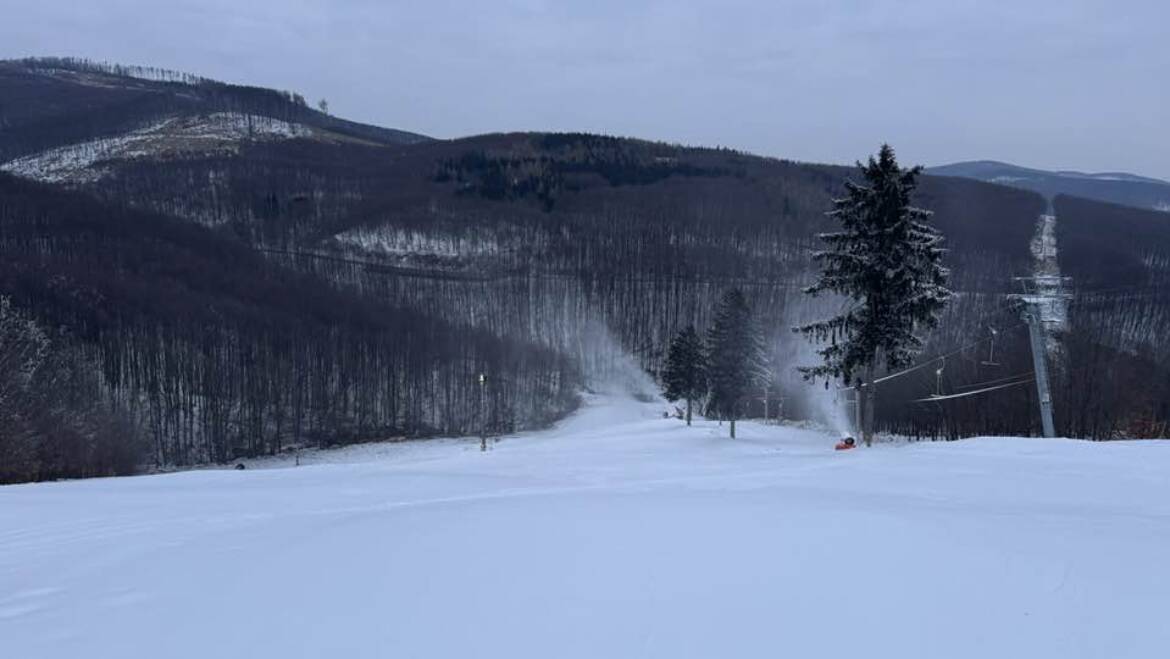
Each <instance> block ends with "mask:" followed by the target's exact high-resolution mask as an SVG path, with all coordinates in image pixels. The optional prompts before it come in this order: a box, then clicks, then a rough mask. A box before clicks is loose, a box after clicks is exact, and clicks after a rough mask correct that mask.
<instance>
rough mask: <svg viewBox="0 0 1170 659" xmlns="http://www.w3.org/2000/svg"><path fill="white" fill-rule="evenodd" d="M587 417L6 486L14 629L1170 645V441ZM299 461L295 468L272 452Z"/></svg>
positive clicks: (697, 651) (497, 644)
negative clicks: (829, 431)
mask: <svg viewBox="0 0 1170 659" xmlns="http://www.w3.org/2000/svg"><path fill="white" fill-rule="evenodd" d="M662 410H663V406H662V405H658V404H643V403H635V402H632V401H625V400H622V399H617V398H604V397H595V398H593V399H591V400H590V402H589V404H588V405H587V407H586V408H585V409H584V411H583V412H581V413H579V414H578V415H576V416H575V417H573V418H571V419H570V420H568V421H567V422H565V423H563V424H562V425H561V426H559V427H558V428H556V429H554V430H552V431H549V432H543V433H533V434H528V435H521V436H517V437H511V438H506V439H504V440H503V441H501V442H499V443H497V444H494V445H493V448H492V450H491V451H489V452H488V453H486V454H481V453H480V452H479V448H478V441H476V440H447V441H439V442H431V443H412V444H397V445H382V446H378V447H359V448H357V449H354V450H349V451H342V452H337V453H328V454H326V453H321V454H313V455H310V456H306V458H307V459H309V460H315V461H318V462H324V461H328V463H320V464H311V465H308V466H301V467H292V466H291V465H290V464H289V463H288V462H287V461H279V460H278V461H269V462H260V463H257V464H254V465H253V468H251V469H248V470H246V471H234V470H197V471H190V472H185V473H176V474H169V475H159V476H144V477H136V478H122V479H101V480H90V481H76V482H61V483H44V484H37V485H23V486H12V487H4V488H0V648H2V650H0V653H2V654H3V656H5V657H13V658H14V659H15V658H18V657H19V658H21V659H24V658H31V657H37V658H51V657H118V658H125V657H198V658H200V659H206V658H209V657H249V658H253V657H255V658H265V657H273V658H290V657H506V658H509V659H514V658H517V657H539V658H541V659H547V658H554V657H589V658H591V659H592V658H597V657H671V658H676V657H769V658H773V657H865V658H867V659H882V658H885V657H897V658H900V659H904V658H907V657H930V658H932V659H933V658H939V657H946V658H956V657H979V658H987V657H1023V658H1027V659H1037V658H1046V657H1053V658H1061V659H1067V658H1070V657H1101V658H1109V659H1116V658H1121V657H1151V658H1153V657H1159V658H1161V657H1166V656H1168V654H1167V653H1168V652H1170V625H1167V624H1166V615H1167V612H1168V611H1170V560H1168V559H1170V556H1168V554H1167V551H1168V550H1170V478H1168V474H1170V442H1131V443H1108V444H1092V443H1086V442H1072V441H1063V440H1031V439H977V440H968V441H963V442H954V443H939V444H930V443H924V444H888V445H879V446H876V447H874V448H871V449H865V448H859V449H856V450H854V451H849V452H835V451H833V449H832V444H833V442H834V438H832V437H829V436H827V435H824V434H821V433H818V432H815V431H810V430H796V429H792V428H784V427H764V426H760V425H755V424H747V423H745V424H742V426H741V438H740V439H736V440H731V439H728V438H726V437H725V436H724V434H723V430H725V428H719V427H717V426H716V425H715V424H713V423H711V422H706V421H703V422H700V423H698V425H697V426H696V427H694V428H690V429H688V428H686V427H685V426H683V425H682V423H681V422H679V421H677V420H673V419H669V420H668V419H663V418H661V412H662ZM263 467H269V468H263Z"/></svg>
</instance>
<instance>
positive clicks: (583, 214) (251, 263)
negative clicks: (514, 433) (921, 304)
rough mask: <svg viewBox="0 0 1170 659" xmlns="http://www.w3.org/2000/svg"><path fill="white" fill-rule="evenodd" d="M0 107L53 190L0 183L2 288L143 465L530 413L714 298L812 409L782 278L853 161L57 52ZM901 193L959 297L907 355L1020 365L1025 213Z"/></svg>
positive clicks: (799, 276) (636, 356)
mask: <svg viewBox="0 0 1170 659" xmlns="http://www.w3.org/2000/svg"><path fill="white" fill-rule="evenodd" d="M0 90H3V91H4V93H3V94H2V95H0V170H4V171H7V172H10V173H12V174H14V175H17V176H19V177H22V178H23V179H35V180H39V181H41V182H43V183H49V184H51V185H36V184H33V183H29V182H27V181H21V180H17V179H15V178H5V179H3V180H0V185H3V191H2V195H3V196H0V201H2V202H3V203H0V220H2V221H3V224H2V226H0V229H2V231H0V249H2V250H3V256H4V258H5V259H6V260H7V264H6V267H5V268H4V269H3V270H2V271H0V296H7V297H8V298H9V299H10V301H11V305H13V306H12V309H13V311H12V312H11V313H10V317H17V318H19V319H22V322H23V321H28V322H29V323H32V324H33V325H35V326H37V327H40V328H50V327H65V328H67V330H68V336H67V337H65V338H62V339H61V340H59V341H58V344H59V345H62V346H68V349H69V350H80V351H82V352H83V353H84V354H85V356H86V357H85V361H84V362H83V363H85V364H90V365H92V369H93V374H94V386H95V387H98V388H99V389H100V390H101V391H103V392H104V394H103V395H105V396H108V397H109V398H110V399H111V400H113V401H115V403H116V405H115V407H116V408H117V409H121V410H124V411H125V418H126V419H127V420H128V421H127V422H128V423H131V424H132V425H133V426H134V427H136V428H138V429H139V430H140V431H141V433H142V435H143V436H144V437H146V439H147V441H146V445H147V446H149V447H151V449H152V450H151V451H150V455H151V457H153V458H154V459H155V460H156V461H157V462H159V463H160V464H171V463H189V462H196V461H204V460H219V461H222V460H225V459H228V458H230V457H231V456H232V455H236V454H247V453H255V452H263V451H274V450H278V449H280V448H281V447H283V446H286V445H288V444H289V443H305V442H319V443H329V442H337V441H356V440H362V439H385V438H387V437H397V436H421V435H429V434H436V433H453V434H459V433H469V432H477V431H479V430H480V429H486V430H488V431H489V432H496V431H500V430H506V429H511V428H520V427H531V426H533V425H539V424H541V423H545V422H547V421H549V420H550V419H552V418H555V417H556V416H557V415H559V414H562V413H564V411H566V410H567V409H569V408H570V407H571V406H572V400H573V398H572V396H573V392H575V391H576V390H577V389H578V388H579V387H581V386H593V385H597V384H598V383H600V382H602V381H606V380H610V381H612V380H615V379H624V380H630V381H632V380H643V381H644V380H645V376H644V373H645V372H650V373H651V374H653V373H654V372H655V371H656V370H657V369H658V368H659V367H660V366H661V360H662V355H661V350H662V347H663V346H664V345H665V343H666V342H667V341H668V340H669V338H670V337H671V336H672V335H673V333H674V332H676V331H677V330H678V329H679V328H680V327H683V326H685V325H687V324H690V323H694V324H696V325H697V326H698V327H699V328H700V329H702V328H704V327H706V326H707V325H708V324H709V322H710V314H711V311H712V308H713V307H714V302H715V300H716V299H718V298H719V296H720V295H721V294H722V293H723V292H724V291H725V290H727V289H728V288H731V287H739V288H742V289H743V290H744V291H745V292H746V294H747V296H748V298H749V302H750V303H751V305H752V306H753V307H754V308H755V310H756V312H757V315H758V317H759V319H760V321H761V322H762V324H763V325H764V326H765V327H766V328H767V330H768V335H769V339H770V345H771V346H772V347H773V348H774V350H773V354H772V355H771V357H772V370H773V376H774V377H773V382H772V384H773V385H774V387H773V389H772V391H773V392H774V393H778V395H779V396H781V397H783V398H784V399H785V404H784V405H785V407H784V411H785V414H786V415H788V416H790V417H795V418H801V417H803V416H807V415H808V414H809V412H810V407H809V405H810V403H809V401H808V400H807V397H806V392H807V391H808V386H807V385H805V384H804V383H801V382H799V380H798V379H797V378H796V377H795V376H794V370H793V368H792V367H793V366H794V365H795V364H796V363H797V362H798V361H799V360H801V359H807V356H805V355H802V352H807V351H804V350H803V348H802V344H800V342H799V340H798V339H796V338H795V337H794V335H793V334H792V332H791V327H793V326H794V325H797V324H799V323H801V322H804V321H807V320H809V319H810V318H811V317H814V316H817V315H823V314H825V313H826V312H827V311H828V310H829V309H830V308H831V307H832V305H833V304H835V303H834V302H833V301H831V300H830V301H822V302H818V303H810V302H809V300H808V299H807V298H806V296H804V295H803V294H802V293H801V288H802V287H803V286H804V285H805V284H807V283H809V281H810V280H811V278H812V270H811V268H812V263H811V259H810V254H811V252H812V250H814V249H816V248H819V247H820V245H819V244H818V241H817V239H816V234H817V233H818V232H821V231H824V230H826V229H829V228H830V225H829V224H828V221H827V219H826V218H825V216H824V212H825V210H826V209H828V208H829V206H830V200H831V199H832V197H834V196H837V195H839V194H840V193H841V190H842V186H843V184H844V181H845V179H846V177H848V176H850V175H851V174H852V172H851V170H850V169H848V168H843V167H834V166H825V165H812V164H804V163H795V162H790V161H784V160H777V159H771V158H761V157H757V156H753V155H750V154H745V153H740V152H736V151H730V150H725V149H702V148H690V147H683V146H678V145H673V144H664V143H655V142H646V141H640V140H634V139H624V138H614V137H607V136H599V135H590V134H542V133H510V134H493V135H482V136H476V137H469V138H465V139H459V140H430V139H427V138H423V137H421V136H417V135H411V134H407V133H400V132H397V131H388V130H383V129H377V128H372V127H363V126H360V125H357V124H350V123H348V122H344V121H342V120H339V119H336V118H334V117H330V116H327V115H324V114H321V113H319V112H317V111H315V110H311V109H309V108H307V107H306V106H305V105H304V104H303V103H302V102H301V101H300V100H299V99H298V98H297V97H296V96H295V95H292V94H287V93H282V92H274V91H271V90H258V89H252V88H240V87H234V86H230V85H222V84H221V83H210V82H207V81H203V80H201V79H197V78H193V77H190V76H182V75H179V74H170V73H165V72H157V71H149V70H134V71H131V70H126V69H122V68H120V67H107V66H97V65H91V64H79V63H75V62H63V61H47V60H38V61H32V62H30V61H21V62H7V63H3V64H0ZM14 91H15V92H17V93H10V92H14ZM874 146H875V148H876V147H877V146H878V144H877V143H876V142H875V145H874ZM858 155H859V156H860V157H864V155H865V154H858ZM915 202H916V203H917V204H918V205H920V206H924V207H926V208H929V209H931V210H933V211H934V213H935V215H934V221H935V223H936V224H937V225H938V227H939V228H940V229H941V230H942V232H943V234H944V235H945V236H946V240H947V247H948V249H949V252H948V254H947V259H946V261H947V265H948V266H949V267H950V268H951V269H952V278H951V283H952V287H953V288H954V289H956V291H957V292H958V294H957V296H956V297H955V300H954V302H953V304H952V305H951V306H950V307H949V309H948V311H947V312H946V317H945V318H944V322H943V324H942V325H941V326H940V327H939V329H938V330H937V331H935V332H933V333H932V334H931V335H930V336H928V337H927V346H926V350H927V352H928V354H939V353H941V352H945V351H949V350H951V349H953V348H955V347H957V346H965V345H968V344H970V343H972V341H981V340H984V339H986V337H987V335H988V332H989V327H999V328H1001V329H1004V332H1003V336H1002V338H1001V339H999V341H1000V345H999V348H998V349H999V350H1000V353H999V354H1000V355H1001V356H1002V362H1003V364H1002V366H995V367H987V366H984V365H982V362H983V361H987V360H986V359H981V358H979V357H978V356H976V355H974V354H971V353H970V352H969V351H968V352H967V353H964V355H963V359H961V360H959V361H957V362H956V361H951V362H948V364H949V365H948V367H947V374H948V377H953V378H955V379H956V381H957V382H972V381H977V380H980V379H983V380H991V379H995V378H997V377H1002V376H1003V375H1006V374H1011V373H1015V372H1016V371H1022V370H1026V369H1027V368H1028V367H1029V365H1030V361H1029V359H1028V356H1027V352H1026V346H1027V344H1026V341H1025V335H1024V334H1023V333H1021V332H1020V331H1019V327H1018V326H1019V321H1018V317H1017V316H1016V314H1015V312H1014V311H1012V310H1011V308H1010V305H1009V304H1007V299H1006V295H1007V294H1008V293H1009V292H1011V291H1012V287H1013V283H1012V277H1013V276H1020V275H1027V274H1029V273H1031V271H1032V268H1033V266H1034V264H1033V255H1032V253H1031V251H1030V244H1031V241H1032V238H1033V235H1034V233H1035V230H1036V226H1037V219H1038V217H1039V216H1040V215H1041V214H1042V213H1043V212H1044V210H1045V207H1046V202H1045V200H1044V199H1043V198H1042V197H1041V196H1040V195H1038V194H1035V193H1033V192H1030V191H1026V190H1020V189H1014V188H1009V187H1003V186H998V185H993V184H989V183H984V182H980V181H973V180H966V179H960V178H946V177H930V176H927V177H924V178H923V180H922V185H921V187H920V188H919V191H918V195H917V198H916V199H915ZM257 287H260V288H257ZM94 300H99V301H100V302H94ZM14 314H15V315H14ZM1090 343H1091V344H1092V345H1100V342H1096V343H1093V342H1092V341H1090ZM980 349H982V348H980ZM1108 349H1109V350H1116V349H1117V348H1116V346H1113V345H1112V344H1110V347H1109V348H1108ZM1143 364H1145V365H1150V364H1152V366H1150V367H1151V368H1155V369H1162V368H1164V365H1162V364H1160V363H1156V362H1143ZM1145 367H1146V366H1143V368H1145ZM997 369H998V370H997ZM1011 369H1016V370H1011ZM1009 371H1010V372H1009ZM481 372H482V373H487V374H488V379H487V381H486V383H484V384H480V383H479V381H478V379H477V378H478V374H479V373H481ZM1158 372H1162V371H1158ZM926 386H927V384H924V383H923V382H922V381H921V379H913V380H911V379H905V380H900V381H899V384H898V385H897V386H891V387H888V388H886V389H885V390H886V391H888V394H887V395H886V398H885V399H884V400H883V401H880V403H881V405H882V407H880V409H879V417H880V419H881V422H882V424H883V425H884V426H885V427H887V428H893V429H897V430H900V431H903V432H909V433H916V434H920V435H921V434H925V435H929V436H939V435H945V436H958V435H962V434H970V433H976V432H978V433H991V432H995V433H1000V434H1006V433H1028V432H1030V431H1031V430H1032V429H1033V425H1032V424H1033V419H1034V418H1035V415H1034V412H1033V403H1032V401H1031V393H1030V392H1026V391H1025V390H1023V389H1018V390H1016V395H1013V396H1006V397H1003V398H999V399H996V400H995V401H991V402H990V403H984V402H976V403H973V404H966V403H964V404H961V405H954V406H950V407H947V408H945V409H942V408H940V409H938V410H936V411H931V412H930V413H929V414H922V413H921V409H920V408H918V407H914V406H913V405H911V404H910V403H908V402H907V401H912V400H914V399H916V398H920V397H921V395H922V394H923V393H925V391H924V387H926ZM225 387H226V388H225ZM484 401H486V402H484ZM480 405H485V406H486V411H484V412H481V411H480V410H481V407H480ZM989 406H990V407H989ZM1144 414H1145V412H1144V411H1143V412H1141V413H1140V414H1139V413H1138V412H1132V413H1131V411H1126V410H1122V411H1121V412H1119V413H1118V414H1116V415H1113V416H1111V417H1110V418H1108V419H1102V418H1096V419H1095V420H1094V421H1093V423H1095V424H1097V425H1096V426H1095V427H1099V428H1100V429H1101V430H1100V431H1099V432H1100V433H1102V434H1107V433H1109V432H1112V430H1113V428H1120V427H1125V426H1126V425H1127V424H1129V423H1131V421H1133V419H1134V418H1135V417H1136V416H1141V415H1144ZM485 416H486V417H487V419H486V423H484V422H483V421H484V419H485ZM1098 417H1100V415H1098ZM1143 418H1144V417H1143ZM1094 432H1098V431H1094ZM34 434H35V433H34ZM3 441H4V440H3V438H0V444H2V442H3ZM3 450H4V448H3V446H2V445H0V451H3Z"/></svg>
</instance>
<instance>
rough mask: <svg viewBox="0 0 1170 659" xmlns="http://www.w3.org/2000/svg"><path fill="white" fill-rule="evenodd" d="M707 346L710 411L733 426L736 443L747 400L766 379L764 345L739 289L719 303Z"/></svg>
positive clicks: (725, 296)
mask: <svg viewBox="0 0 1170 659" xmlns="http://www.w3.org/2000/svg"><path fill="white" fill-rule="evenodd" d="M707 346H708V347H707V381H708V384H709V386H710V399H709V401H708V409H709V410H711V411H713V412H715V413H716V414H718V415H719V416H720V418H724V419H728V420H729V421H730V422H731V437H732V438H733V439H734V438H735V421H736V419H737V418H739V415H740V413H741V412H742V406H743V403H744V399H745V398H746V397H747V396H748V394H749V393H750V392H751V391H752V389H754V388H755V387H756V386H757V385H758V384H760V383H761V382H762V379H763V377H764V376H765V375H766V374H765V372H764V371H765V359H764V355H765V350H764V341H763V338H762V337H761V335H760V331H759V328H758V327H757V326H756V323H755V321H754V319H753V318H752V311H751V307H749V306H748V303H747V299H746V298H745V297H744V295H743V292H742V291H740V290H739V289H732V290H730V291H728V292H727V293H724V294H723V298H722V299H721V300H720V301H719V306H718V307H717V309H716V312H715V323H714V325H713V326H712V327H711V329H710V331H709V332H708V335H707Z"/></svg>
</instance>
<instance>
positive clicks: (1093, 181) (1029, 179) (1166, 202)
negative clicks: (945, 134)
mask: <svg viewBox="0 0 1170 659" xmlns="http://www.w3.org/2000/svg"><path fill="white" fill-rule="evenodd" d="M928 171H929V173H930V174H934V175H936V176H959V177H963V178H973V179H978V180H980V181H987V182H989V183H999V184H1001V185H1010V186H1012V187H1017V188H1023V189H1025V190H1033V191H1036V192H1039V193H1040V194H1043V195H1044V196H1046V197H1049V198H1052V197H1055V196H1056V195H1062V194H1064V195H1071V196H1074V197H1083V198H1085V199H1096V200H1098V201H1107V202H1110V203H1114V204H1122V205H1125V206H1134V207H1136V208H1146V209H1150V208H1152V209H1154V210H1160V211H1170V182H1168V181H1163V180H1160V179H1156V178H1149V177H1145V176H1136V175H1134V174H1126V173H1123V172H1104V173H1097V174H1092V173H1085V172H1075V171H1045V170H1042V169H1031V168H1028V167H1020V166H1018V165H1012V164H1009V163H1005V162H998V161H994V160H975V161H971V162H960V163H954V164H952V165H942V166H939V167H931V168H930V169H929V170H928Z"/></svg>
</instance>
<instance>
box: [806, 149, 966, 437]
mask: <svg viewBox="0 0 1170 659" xmlns="http://www.w3.org/2000/svg"><path fill="white" fill-rule="evenodd" d="M858 167H860V168H861V172H862V175H863V178H864V181H863V183H854V182H852V181H847V182H846V183H845V186H846V196H845V197H843V198H841V199H835V200H834V201H833V210H832V211H830V212H829V216H830V217H832V218H834V219H836V220H837V221H838V222H840V223H841V228H842V230H841V231H839V232H836V233H827V234H822V235H821V236H820V238H821V240H823V241H824V242H825V243H827V245H828V248H827V249H825V250H824V251H821V252H817V253H816V254H815V255H814V258H815V259H816V260H817V261H818V262H819V263H820V265H821V276H820V280H819V281H817V283H815V284H813V285H812V286H810V287H808V288H807V289H805V292H806V293H808V294H809V295H814V296H815V295H819V294H821V293H824V292H829V293H835V294H838V295H841V296H844V297H845V298H847V299H848V301H849V302H850V303H851V304H850V305H849V307H848V309H847V310H846V311H845V312H844V313H842V314H841V315H839V316H836V317H835V318H831V319H829V320H825V321H821V322H817V323H812V324H810V325H806V326H804V327H799V328H797V331H799V332H801V333H802V334H804V335H805V336H806V337H809V338H811V339H812V340H814V341H816V342H818V343H826V342H827V343H828V345H827V346H825V347H824V348H822V349H820V350H819V351H818V352H819V354H820V355H821V356H822V357H823V358H824V362H823V363H822V364H820V365H818V366H812V367H807V368H802V369H801V372H802V373H803V374H804V376H805V378H806V379H810V380H815V379H817V378H825V380H826V386H828V381H829V380H830V379H834V378H839V379H840V380H841V381H842V382H844V383H845V384H846V385H847V386H848V385H858V386H861V387H862V389H861V391H862V392H863V393H864V395H863V397H862V403H863V406H862V429H861V430H862V436H863V438H864V439H865V443H866V444H867V445H868V444H870V443H871V442H872V441H873V408H874V387H873V380H874V373H875V370H876V369H877V368H878V367H879V366H884V367H885V368H887V369H891V370H892V369H896V368H902V367H904V366H907V365H908V364H910V362H911V361H912V360H913V359H914V356H915V355H916V354H917V352H918V350H919V349H920V348H921V346H922V340H921V338H920V337H919V336H917V334H916V332H917V331H918V330H919V329H922V328H932V327H934V326H935V325H937V324H938V315H939V312H940V311H941V310H942V308H943V307H944V306H945V305H946V303H947V300H948V299H949V298H950V295H951V294H950V291H949V290H947V288H946V280H947V274H948V271H947V269H946V268H945V267H943V265H942V257H943V252H944V250H943V248H942V246H941V244H942V235H941V234H939V232H938V231H937V230H936V229H935V228H934V227H932V226H930V225H929V224H928V223H927V222H928V221H929V219H930V216H931V212H930V211H927V210H923V209H921V208H915V207H913V206H911V205H910V201H911V196H912V195H913V193H914V189H915V187H916V186H917V183H918V175H919V174H920V173H921V171H922V168H921V167H913V168H910V169H902V168H901V167H899V166H898V162H897V160H896V159H895V158H894V150H893V149H892V148H890V146H889V145H888V144H883V145H882V147H881V151H880V152H879V153H878V157H877V159H876V160H875V159H874V158H873V157H870V159H869V163H868V164H866V165H862V164H861V163H858Z"/></svg>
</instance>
